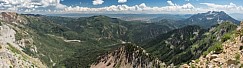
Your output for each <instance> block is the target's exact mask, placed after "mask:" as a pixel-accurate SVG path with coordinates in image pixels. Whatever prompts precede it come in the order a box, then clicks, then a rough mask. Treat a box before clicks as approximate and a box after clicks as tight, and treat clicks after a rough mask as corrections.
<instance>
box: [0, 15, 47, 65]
mask: <svg viewBox="0 0 243 68" xmlns="http://www.w3.org/2000/svg"><path fill="white" fill-rule="evenodd" d="M22 18H23V17H19V16H18V14H17V13H12V12H2V13H1V15H0V20H1V25H0V67H1V68H12V67H13V68H30V67H32V68H46V65H44V64H43V63H42V62H41V61H40V60H39V59H37V58H33V57H31V56H29V55H27V54H25V53H24V52H23V51H22V50H23V49H22V46H25V44H20V43H25V42H26V41H17V40H16V38H15V35H16V33H17V31H16V30H18V26H20V25H18V23H20V22H23V21H24V20H25V19H23V20H21V19H22Z"/></svg>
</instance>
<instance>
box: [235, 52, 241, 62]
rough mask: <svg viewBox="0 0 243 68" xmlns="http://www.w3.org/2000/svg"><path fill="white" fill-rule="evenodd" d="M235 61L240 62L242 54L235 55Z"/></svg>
mask: <svg viewBox="0 0 243 68" xmlns="http://www.w3.org/2000/svg"><path fill="white" fill-rule="evenodd" d="M235 59H236V60H237V61H240V54H238V53H237V54H236V55H235Z"/></svg>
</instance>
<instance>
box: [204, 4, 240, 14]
mask: <svg viewBox="0 0 243 68" xmlns="http://www.w3.org/2000/svg"><path fill="white" fill-rule="evenodd" d="M200 4H203V5H207V8H206V9H205V10H208V11H210V10H211V11H226V12H229V13H242V11H243V6H238V5H236V4H234V3H230V4H228V5H220V4H214V3H200Z"/></svg>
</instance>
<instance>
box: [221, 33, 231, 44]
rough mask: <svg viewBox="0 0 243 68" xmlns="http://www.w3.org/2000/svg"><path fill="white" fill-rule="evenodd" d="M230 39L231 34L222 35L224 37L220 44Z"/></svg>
mask: <svg viewBox="0 0 243 68" xmlns="http://www.w3.org/2000/svg"><path fill="white" fill-rule="evenodd" d="M231 37H232V34H231V33H227V34H224V36H223V37H222V42H225V41H227V40H229V39H230V38H231Z"/></svg>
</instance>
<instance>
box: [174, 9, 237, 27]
mask: <svg viewBox="0 0 243 68" xmlns="http://www.w3.org/2000/svg"><path fill="white" fill-rule="evenodd" d="M223 21H230V22H233V23H235V24H239V23H240V21H237V20H235V19H234V18H232V17H230V16H229V15H228V14H226V13H225V12H223V11H219V12H218V11H208V12H207V13H198V14H195V15H193V16H191V17H190V18H188V19H186V20H181V21H178V23H183V24H185V25H198V26H201V27H203V28H210V27H211V26H213V25H216V24H218V23H222V22H223Z"/></svg>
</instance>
